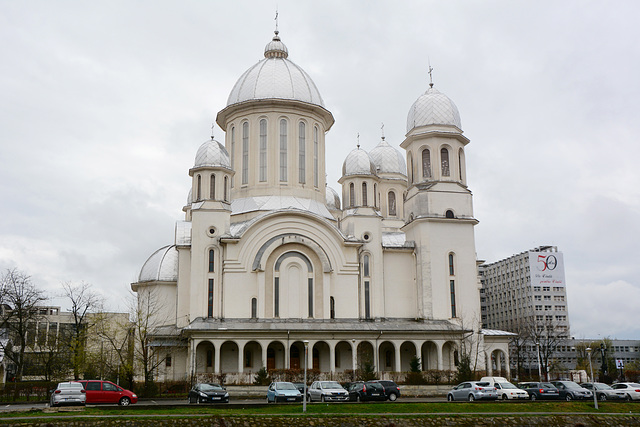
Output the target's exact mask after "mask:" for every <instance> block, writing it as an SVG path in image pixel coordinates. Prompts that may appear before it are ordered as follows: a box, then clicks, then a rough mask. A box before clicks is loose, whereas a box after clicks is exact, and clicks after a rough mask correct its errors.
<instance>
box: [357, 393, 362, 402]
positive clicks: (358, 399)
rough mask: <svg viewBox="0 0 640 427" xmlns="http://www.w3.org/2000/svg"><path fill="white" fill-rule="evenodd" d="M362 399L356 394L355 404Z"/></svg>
mask: <svg viewBox="0 0 640 427" xmlns="http://www.w3.org/2000/svg"><path fill="white" fill-rule="evenodd" d="M361 400H362V399H361V398H360V395H359V394H356V402H360V401H361Z"/></svg>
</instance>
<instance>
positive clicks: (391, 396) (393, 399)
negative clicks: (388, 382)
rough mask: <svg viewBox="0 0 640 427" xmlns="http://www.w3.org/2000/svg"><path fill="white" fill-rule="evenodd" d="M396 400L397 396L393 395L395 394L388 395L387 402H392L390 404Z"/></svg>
mask: <svg viewBox="0 0 640 427" xmlns="http://www.w3.org/2000/svg"><path fill="white" fill-rule="evenodd" d="M397 398H398V395H397V394H395V393H391V394H390V395H389V400H390V401H392V402H395V401H396V399H397Z"/></svg>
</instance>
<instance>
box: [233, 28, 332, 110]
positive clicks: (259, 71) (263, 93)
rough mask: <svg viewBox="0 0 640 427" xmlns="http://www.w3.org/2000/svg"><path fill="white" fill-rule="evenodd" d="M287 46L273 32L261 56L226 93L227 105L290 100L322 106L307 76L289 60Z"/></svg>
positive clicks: (318, 94)
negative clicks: (259, 100)
mask: <svg viewBox="0 0 640 427" xmlns="http://www.w3.org/2000/svg"><path fill="white" fill-rule="evenodd" d="M288 56H289V52H288V50H287V47H286V46H285V45H284V43H282V41H280V36H278V33H277V32H276V35H275V36H274V37H273V39H272V40H271V41H270V42H269V43H268V44H267V46H266V47H265V49H264V59H263V60H261V61H260V62H258V63H257V64H255V65H254V66H253V67H251V68H249V69H248V70H247V71H245V72H244V74H242V76H240V78H239V79H238V81H237V82H236V84H235V86H234V87H233V89H232V90H231V93H230V94H229V99H228V100H227V106H229V105H233V104H238V103H240V102H244V101H251V100H255V99H273V98H275V99H292V100H296V101H303V102H308V103H310V104H315V105H319V106H321V107H323V108H324V101H323V100H322V97H321V96H320V92H319V91H318V88H317V87H316V85H315V83H314V82H313V80H311V77H309V75H308V74H307V73H306V72H305V71H304V70H303V69H302V68H300V67H299V66H297V65H296V64H294V63H293V62H291V61H289V60H288V59H287V57H288Z"/></svg>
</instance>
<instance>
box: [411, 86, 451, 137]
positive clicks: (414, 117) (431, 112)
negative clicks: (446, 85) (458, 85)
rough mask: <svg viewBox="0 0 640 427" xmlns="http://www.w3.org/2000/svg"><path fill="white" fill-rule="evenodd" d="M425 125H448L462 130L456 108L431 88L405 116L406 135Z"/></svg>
mask: <svg viewBox="0 0 640 427" xmlns="http://www.w3.org/2000/svg"><path fill="white" fill-rule="evenodd" d="M426 125H449V126H456V127H457V128H458V129H460V130H462V123H461V121H460V113H459V112H458V107H456V104H454V103H453V101H452V100H451V99H450V98H449V97H448V96H447V95H445V94H444V93H441V92H440V91H438V89H435V88H434V87H433V86H432V87H430V88H429V89H427V91H426V92H425V93H424V94H422V95H421V96H420V97H419V98H418V99H417V100H416V102H414V103H413V105H412V106H411V108H410V109H409V114H408V115H407V133H409V132H411V130H412V129H413V128H417V127H420V126H426Z"/></svg>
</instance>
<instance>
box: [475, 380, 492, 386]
mask: <svg viewBox="0 0 640 427" xmlns="http://www.w3.org/2000/svg"><path fill="white" fill-rule="evenodd" d="M476 384H478V385H479V386H480V387H488V386H489V383H488V382H485V381H483V382H480V383H476Z"/></svg>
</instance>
